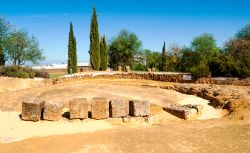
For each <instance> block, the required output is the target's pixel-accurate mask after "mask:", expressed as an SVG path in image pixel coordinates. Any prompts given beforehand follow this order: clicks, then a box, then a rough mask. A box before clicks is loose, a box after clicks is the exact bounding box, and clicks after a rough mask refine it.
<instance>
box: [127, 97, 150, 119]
mask: <svg viewBox="0 0 250 153" xmlns="http://www.w3.org/2000/svg"><path fill="white" fill-rule="evenodd" d="M129 114H130V115H131V116H136V117H137V116H148V115H150V103H149V101H139V100H131V101H129Z"/></svg>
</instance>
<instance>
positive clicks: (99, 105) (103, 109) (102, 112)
mask: <svg viewBox="0 0 250 153" xmlns="http://www.w3.org/2000/svg"><path fill="white" fill-rule="evenodd" d="M91 115H92V118H93V119H105V118H108V117H109V101H108V100H107V99H106V98H104V97H95V98H92V100H91Z"/></svg>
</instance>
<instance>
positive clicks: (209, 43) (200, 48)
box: [191, 33, 220, 62]
mask: <svg viewBox="0 0 250 153" xmlns="http://www.w3.org/2000/svg"><path fill="white" fill-rule="evenodd" d="M191 49H192V50H193V51H194V52H197V53H198V56H199V58H200V60H202V61H203V62H208V61H209V60H210V59H211V58H212V57H213V56H214V55H215V54H218V53H219V51H220V49H219V48H218V47H217V45H216V40H215V39H214V37H213V35H211V34H207V33H205V34H202V35H200V36H198V37H195V38H194V40H193V41H192V43H191Z"/></svg>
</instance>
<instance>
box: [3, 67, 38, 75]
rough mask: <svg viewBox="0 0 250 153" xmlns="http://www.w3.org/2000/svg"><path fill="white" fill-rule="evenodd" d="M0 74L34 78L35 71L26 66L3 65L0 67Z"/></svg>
mask: <svg viewBox="0 0 250 153" xmlns="http://www.w3.org/2000/svg"><path fill="white" fill-rule="evenodd" d="M0 75H2V76H7V77H17V78H34V77H35V72H34V71H33V70H32V69H31V68H27V67H21V66H5V67H1V68H0Z"/></svg>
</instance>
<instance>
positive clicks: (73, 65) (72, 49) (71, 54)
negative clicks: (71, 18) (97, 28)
mask: <svg viewBox="0 0 250 153" xmlns="http://www.w3.org/2000/svg"><path fill="white" fill-rule="evenodd" d="M70 69H72V72H73V73H77V54H76V38H75V36H74V31H73V24H72V22H70V32H69V43H68V73H70Z"/></svg>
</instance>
